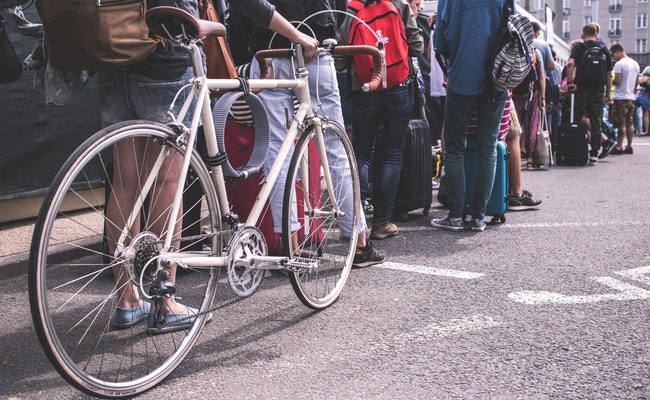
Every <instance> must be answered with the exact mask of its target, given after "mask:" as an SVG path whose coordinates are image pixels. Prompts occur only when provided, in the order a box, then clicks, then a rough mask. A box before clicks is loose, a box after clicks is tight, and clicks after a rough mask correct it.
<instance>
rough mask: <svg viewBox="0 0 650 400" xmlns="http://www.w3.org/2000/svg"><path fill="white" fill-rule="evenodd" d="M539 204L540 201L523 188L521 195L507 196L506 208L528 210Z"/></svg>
mask: <svg viewBox="0 0 650 400" xmlns="http://www.w3.org/2000/svg"><path fill="white" fill-rule="evenodd" d="M540 204H542V201H541V200H536V199H534V198H533V194H532V193H530V192H529V191H528V190H524V191H523V192H522V194H521V197H516V196H508V210H511V211H523V210H530V209H533V208H537V207H538V206H539V205H540Z"/></svg>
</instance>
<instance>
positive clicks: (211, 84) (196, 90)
mask: <svg viewBox="0 0 650 400" xmlns="http://www.w3.org/2000/svg"><path fill="white" fill-rule="evenodd" d="M189 49H190V54H191V56H192V62H193V67H194V71H195V77H194V78H192V79H191V80H190V85H191V86H192V89H191V92H190V95H189V96H188V97H187V99H186V100H185V102H184V104H183V106H182V107H181V110H180V112H179V113H178V116H177V117H176V121H184V120H185V117H186V115H187V113H188V111H189V109H190V106H191V104H192V103H193V102H194V101H195V98H196V107H195V109H194V113H193V115H192V121H191V124H190V127H189V131H186V132H184V133H183V134H181V135H179V137H178V139H177V140H181V139H183V141H184V142H185V143H186V146H187V147H188V148H191V147H192V146H193V143H195V141H196V135H197V132H198V127H199V122H202V124H203V129H204V132H205V139H206V145H207V152H208V155H209V156H210V157H213V156H216V155H217V154H218V153H219V149H218V145H217V140H216V132H215V127H214V120H213V116H212V108H211V104H210V95H209V93H210V90H215V89H221V90H224V89H226V90H228V89H238V88H240V86H241V83H240V81H239V80H236V79H209V78H207V77H206V75H205V70H204V68H203V62H202V59H201V55H200V51H199V49H198V47H197V45H196V42H195V41H192V42H191V43H190V44H189ZM295 54H297V56H296V58H297V60H298V68H297V77H296V78H295V79H250V80H248V83H249V86H250V88H251V89H277V88H289V89H291V88H297V89H298V100H299V102H300V105H299V108H298V111H297V113H296V115H295V116H294V117H293V120H292V122H291V126H290V128H289V130H288V132H287V135H286V137H285V139H284V141H283V143H282V146H281V147H280V149H279V151H278V155H277V157H276V159H275V161H274V162H273V164H272V167H271V169H270V171H269V173H268V174H267V176H266V179H265V182H264V183H263V185H262V187H261V190H260V193H259V195H258V197H257V199H256V201H255V203H254V205H253V208H252V210H251V212H250V214H249V216H248V218H247V219H246V222H245V226H257V223H258V221H259V219H260V216H261V214H262V211H263V208H264V205H265V203H266V200H267V199H268V198H269V196H270V194H271V190H272V189H273V186H274V184H275V181H276V179H277V178H278V175H279V174H280V170H281V168H282V160H284V159H286V157H287V156H289V153H290V151H291V149H292V147H293V145H294V141H295V139H296V138H297V137H298V135H299V134H300V133H301V132H302V130H303V129H304V128H303V124H306V125H313V126H314V127H315V135H316V136H315V137H316V143H317V148H318V152H319V156H320V159H321V160H322V162H323V165H322V167H323V171H322V172H323V178H324V180H325V184H326V188H327V192H328V194H329V197H330V199H332V207H333V211H332V213H338V214H339V215H342V211H341V210H340V209H339V206H338V204H337V203H336V201H335V200H334V199H335V198H336V196H335V194H334V190H333V184H332V177H331V174H330V170H329V166H328V160H327V156H326V151H325V145H324V139H323V131H322V125H321V123H322V120H321V118H320V117H318V116H317V115H315V114H314V113H313V112H312V108H311V102H310V92H309V85H308V78H309V74H308V72H307V70H306V69H305V68H304V60H303V59H302V53H301V51H300V48H299V46H297V48H296V51H295ZM185 89H186V88H182V89H181V90H185ZM185 129H187V127H185ZM185 134H187V138H186V139H184V138H183V136H184V135H185ZM166 156H167V152H165V151H161V153H160V154H159V155H158V158H157V160H156V162H155V163H154V167H153V168H152V170H151V171H150V174H149V177H148V179H147V180H146V181H145V185H144V187H143V190H142V196H139V200H138V202H137V204H135V207H134V208H133V210H132V211H131V214H130V216H129V218H128V220H127V221H128V223H127V226H125V228H124V230H123V231H122V234H121V237H120V240H119V243H123V242H124V240H125V238H126V236H127V234H128V231H129V229H130V227H131V226H132V224H133V223H134V221H135V220H136V218H137V217H138V213H139V209H140V207H141V206H142V203H143V201H144V198H146V196H147V193H148V192H149V190H150V189H151V187H152V185H153V181H154V179H155V177H156V175H157V173H158V170H159V169H160V168H161V167H162V165H163V163H164V160H165V157H166ZM191 156H192V152H191V151H187V152H185V155H184V159H183V163H182V166H181V169H180V171H179V176H185V175H186V174H187V171H188V169H189V165H190V158H191ZM302 162H303V163H305V164H304V165H306V160H302ZM210 170H211V172H212V182H213V186H214V189H215V191H216V194H217V199H218V202H219V210H220V215H221V216H223V215H227V214H229V213H230V205H229V202H228V195H227V193H226V182H225V178H224V175H223V170H222V168H221V166H220V165H216V166H211V167H210ZM301 170H302V171H305V170H306V168H301ZM307 181H308V180H307V179H304V180H303V182H307ZM306 190H307V191H308V190H309V188H308V187H307V188H306ZM182 199H183V185H177V188H176V193H175V194H174V201H173V203H172V209H171V212H170V217H169V220H168V224H170V225H171V227H170V228H171V229H168V230H167V233H166V234H165V238H164V245H163V251H162V252H161V255H160V257H157V259H158V260H160V259H162V258H164V259H166V260H167V261H171V262H172V263H175V264H176V265H177V266H180V267H185V268H187V267H192V268H201V267H206V268H207V267H222V266H226V265H228V257H227V256H225V255H218V256H206V255H204V254H201V255H198V254H192V253H176V252H174V253H171V252H169V249H170V248H171V244H172V242H173V236H174V229H173V226H174V225H173V224H176V221H178V217H179V212H180V207H181V204H182ZM357 234H358V232H354V233H353V235H352V240H354V241H355V243H356V239H357ZM122 250H123V245H122V246H118V248H117V249H116V253H115V254H116V255H118V254H119V252H121V251H122ZM218 251H219V253H221V251H222V249H219V250H218ZM287 258H288V257H286V256H254V257H253V262H254V263H255V268H257V269H278V268H281V267H280V265H281V261H283V260H286V259H287ZM158 264H159V265H158V269H161V268H162V267H161V266H160V262H159V263H158Z"/></svg>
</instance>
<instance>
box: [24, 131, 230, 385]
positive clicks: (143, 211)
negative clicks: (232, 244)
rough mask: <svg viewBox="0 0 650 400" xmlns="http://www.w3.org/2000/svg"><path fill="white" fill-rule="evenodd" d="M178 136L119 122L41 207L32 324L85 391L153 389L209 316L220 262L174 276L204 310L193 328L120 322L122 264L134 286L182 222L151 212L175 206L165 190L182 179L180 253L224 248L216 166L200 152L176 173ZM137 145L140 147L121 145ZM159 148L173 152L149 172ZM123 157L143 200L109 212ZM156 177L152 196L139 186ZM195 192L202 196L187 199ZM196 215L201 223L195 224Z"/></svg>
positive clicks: (68, 170) (62, 175) (71, 163)
mask: <svg viewBox="0 0 650 400" xmlns="http://www.w3.org/2000/svg"><path fill="white" fill-rule="evenodd" d="M176 137H177V135H176V134H174V133H173V132H172V131H171V130H170V129H169V128H167V127H166V126H164V125H161V124H155V123H152V122H147V121H130V122H127V123H120V124H116V125H113V126H110V127H108V128H106V129H104V130H102V131H100V132H98V133H96V134H95V135H93V136H92V137H91V138H89V139H88V140H86V141H85V142H84V143H83V144H82V145H81V146H80V147H79V148H78V149H77V150H76V151H75V152H74V153H73V154H72V156H70V158H69V159H68V160H67V161H66V162H65V164H64V165H63V167H62V168H61V170H60V171H59V173H58V174H57V175H56V177H55V179H54V181H53V183H52V186H51V188H50V190H49V191H48V193H47V195H46V197H45V200H44V202H43V205H42V207H41V210H40V213H39V217H38V220H37V222H36V225H35V230H34V234H33V238H32V245H31V252H30V260H29V299H30V307H31V312H32V318H33V321H34V327H35V329H36V333H37V334H38V337H39V340H40V342H41V345H42V347H43V349H44V350H45V353H46V354H47V356H48V358H49V360H50V362H51V363H52V364H53V366H54V367H55V368H56V370H57V371H58V372H59V373H60V374H61V376H63V377H64V378H65V379H66V380H67V381H68V382H69V383H71V384H72V385H74V386H75V387H76V388H78V389H79V390H81V391H83V392H85V393H89V394H92V395H95V396H99V397H131V396H134V395H136V394H138V393H141V392H143V391H145V390H148V389H150V388H152V387H153V386H155V385H156V384H157V383H159V382H160V381H162V380H163V379H164V378H165V377H166V376H168V375H169V374H170V373H171V372H172V371H173V370H174V369H175V368H176V367H177V366H178V365H179V363H180V362H181V361H182V360H183V358H185V356H186V355H187V354H188V352H189V351H190V350H191V349H192V347H193V345H194V344H195V343H196V340H197V339H198V337H199V334H200V332H201V330H202V329H203V325H204V324H205V322H206V320H207V319H208V317H207V310H208V309H209V307H210V306H211V304H212V302H213V300H214V296H215V292H216V285H217V281H218V269H216V268H211V269H210V268H208V269H201V270H195V271H194V270H192V273H187V274H182V275H181V276H178V277H177V278H176V280H175V286H176V289H177V293H178V295H179V296H182V303H183V304H185V305H187V306H189V307H193V308H195V309H197V310H199V312H198V317H196V318H194V320H193V321H191V322H190V323H189V324H188V325H191V326H190V327H188V329H184V330H180V331H176V332H171V333H166V334H160V335H153V334H152V333H150V332H149V331H147V329H146V326H147V325H148V315H147V314H145V315H143V318H144V320H143V321H141V322H139V323H136V324H134V325H132V326H124V324H121V326H119V325H120V324H118V325H117V327H116V324H115V322H116V321H115V320H114V318H115V310H116V306H117V302H118V292H119V293H122V292H123V290H122V292H120V291H119V288H118V286H119V285H118V283H116V279H114V274H115V273H116V271H117V272H118V273H119V274H122V273H127V274H128V278H129V279H126V278H125V279H126V283H122V285H124V286H126V285H133V282H135V281H137V280H138V279H137V275H139V274H138V271H139V270H141V269H142V268H148V265H153V264H155V262H153V261H155V260H156V256H157V254H159V252H160V250H161V245H160V243H161V240H162V238H163V236H164V233H165V229H168V228H165V227H169V226H175V227H176V229H179V228H178V226H179V225H180V223H179V224H169V223H167V221H166V220H165V218H164V217H163V218H161V215H162V216H164V215H165V211H163V212H162V213H161V212H157V213H154V210H161V209H163V210H169V209H171V204H170V202H169V200H167V204H161V203H162V202H164V201H165V200H163V198H164V197H165V191H166V190H168V191H171V192H172V193H173V192H174V190H175V187H176V186H177V184H178V183H179V182H180V184H183V185H184V206H183V207H182V209H181V212H180V213H179V214H181V215H182V216H183V217H184V219H185V221H184V222H185V223H184V224H183V227H182V230H181V233H180V236H181V237H188V236H190V238H189V239H190V240H182V239H181V240H176V241H175V242H174V243H172V246H173V247H174V248H176V249H178V250H175V251H189V250H188V249H190V248H191V249H192V252H195V253H196V254H206V255H207V254H212V253H216V254H220V252H221V249H222V248H223V246H222V238H221V235H220V233H219V232H220V231H221V218H220V216H219V211H218V210H219V208H218V206H217V201H216V195H215V192H214V189H213V186H212V182H211V179H210V176H209V173H208V171H207V170H206V168H205V166H204V165H203V162H202V161H201V159H200V157H199V156H198V154H196V153H194V154H193V155H192V157H191V162H190V173H188V175H187V176H185V177H180V179H177V171H178V169H177V168H175V167H176V165H177V164H178V159H179V157H181V158H182V156H183V154H184V153H185V152H186V151H187V149H186V148H185V147H181V146H179V145H178V144H176V142H175V141H174V139H176ZM136 147H137V148H138V149H139V150H138V151H139V152H138V151H134V150H131V151H127V150H124V149H135V148H136ZM143 149H144V151H140V150H143ZM118 152H119V153H120V154H119V155H118V154H117V153H118ZM160 153H162V154H166V156H165V158H164V160H163V162H162V163H161V165H162V166H161V172H159V173H158V174H155V175H154V174H150V170H151V165H152V160H153V158H155V157H154V156H153V154H160ZM135 154H139V156H138V157H136V156H135ZM143 154H144V156H143ZM149 155H151V156H149ZM118 157H119V159H120V160H122V161H120V163H121V162H123V161H124V160H126V159H127V158H128V157H131V158H132V160H130V161H132V162H133V164H134V165H135V167H134V168H135V170H136V172H135V174H129V175H131V176H130V178H133V179H134V180H135V181H136V182H137V188H138V189H136V192H135V193H130V194H129V193H127V194H126V195H125V197H126V196H127V195H130V196H132V199H139V198H142V200H143V202H142V205H141V206H140V208H139V209H138V210H136V211H135V213H132V210H126V209H119V210H116V211H115V212H111V213H110V215H111V216H112V217H108V216H107V215H108V213H107V212H106V210H105V207H104V204H108V203H109V201H108V199H109V198H110V195H109V193H110V192H111V191H112V193H113V195H115V193H117V192H115V189H116V188H115V186H113V183H114V182H116V180H117V179H120V180H121V181H124V180H125V179H127V178H129V177H127V176H123V175H124V174H123V171H122V169H121V168H120V165H123V164H120V163H118V164H114V163H113V160H114V159H115V160H118ZM174 174H176V175H174ZM149 175H151V176H152V179H151V181H150V182H151V190H150V193H149V194H148V195H147V196H146V198H145V194H144V193H143V192H142V190H143V187H144V186H145V182H146V181H147V177H148V176H149ZM163 180H165V181H166V182H167V186H165V189H164V190H162V189H160V188H162V187H163V186H162V185H163V182H162V181H163ZM169 182H171V184H170V183H169ZM169 186H172V187H171V188H170V187H169ZM190 192H193V193H195V196H189V194H188V193H190ZM113 204H114V203H113ZM133 204H139V203H138V202H135V201H134V203H133ZM114 207H116V208H118V207H119V205H116V206H114ZM132 207H133V208H137V207H138V206H137V205H134V206H132ZM130 214H134V215H137V214H139V215H137V217H136V218H132V219H133V221H134V222H133V224H132V225H131V229H128V228H124V227H125V226H126V225H127V222H126V221H127V219H128V216H129V215H130ZM167 214H168V211H167ZM190 215H194V216H195V220H193V221H190V219H189V218H187V217H188V216H190ZM167 217H169V215H167ZM179 219H180V217H179ZM161 229H162V231H161ZM111 230H112V231H113V232H115V231H117V232H124V233H125V235H123V236H124V237H123V238H121V239H119V240H118V239H116V235H114V234H113V235H109V234H108V232H109V231H111ZM117 236H119V235H117ZM120 248H123V250H122V251H121V252H120V251H119V249H120ZM115 249H118V250H117V251H115ZM109 250H110V251H109ZM149 261H151V263H150V264H147V263H148V262H149ZM133 287H135V286H133ZM152 308H153V307H152ZM117 328H121V329H117Z"/></svg>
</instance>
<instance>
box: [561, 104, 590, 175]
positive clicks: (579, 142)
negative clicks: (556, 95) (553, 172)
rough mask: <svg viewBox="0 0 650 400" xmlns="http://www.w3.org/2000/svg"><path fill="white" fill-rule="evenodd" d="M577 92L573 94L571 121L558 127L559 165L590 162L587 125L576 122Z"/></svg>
mask: <svg viewBox="0 0 650 400" xmlns="http://www.w3.org/2000/svg"><path fill="white" fill-rule="evenodd" d="M574 102H575V94H571V114H570V119H569V121H570V122H565V123H563V124H562V125H560V127H559V128H558V131H557V141H556V148H555V163H556V164H557V165H587V164H588V163H589V144H588V140H587V127H586V126H585V125H584V124H583V123H581V122H580V121H578V122H574V121H573V118H574V115H573V114H574Z"/></svg>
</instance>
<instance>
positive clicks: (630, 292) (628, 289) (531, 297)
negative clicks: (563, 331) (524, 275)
mask: <svg viewBox="0 0 650 400" xmlns="http://www.w3.org/2000/svg"><path fill="white" fill-rule="evenodd" d="M593 279H594V280H595V281H596V282H598V283H601V284H603V285H605V286H609V287H611V288H612V289H614V290H616V291H617V293H606V294H595V295H565V294H561V293H553V292H546V291H534V290H524V291H521V292H514V293H510V294H508V297H509V298H510V300H512V301H516V302H518V303H524V304H548V303H559V304H584V303H597V302H601V301H621V300H642V299H649V298H650V291H649V290H645V289H641V288H638V287H636V286H633V285H630V284H627V283H624V282H621V281H619V280H618V279H614V278H611V277H607V276H603V277H596V278H593Z"/></svg>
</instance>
